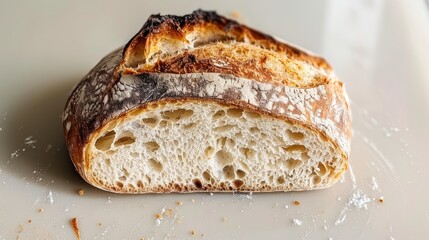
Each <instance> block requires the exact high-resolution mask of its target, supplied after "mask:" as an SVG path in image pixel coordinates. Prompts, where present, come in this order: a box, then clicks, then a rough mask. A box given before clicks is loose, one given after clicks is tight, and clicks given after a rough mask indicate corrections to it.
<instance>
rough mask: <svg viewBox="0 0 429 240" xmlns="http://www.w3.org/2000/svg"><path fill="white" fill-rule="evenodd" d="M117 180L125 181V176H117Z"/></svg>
mask: <svg viewBox="0 0 429 240" xmlns="http://www.w3.org/2000/svg"><path fill="white" fill-rule="evenodd" d="M119 180H121V182H125V181H127V177H125V176H120V177H119Z"/></svg>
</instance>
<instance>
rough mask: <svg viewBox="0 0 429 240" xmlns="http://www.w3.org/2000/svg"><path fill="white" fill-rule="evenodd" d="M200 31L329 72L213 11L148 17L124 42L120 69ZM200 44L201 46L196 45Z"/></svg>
mask: <svg viewBox="0 0 429 240" xmlns="http://www.w3.org/2000/svg"><path fill="white" fill-rule="evenodd" d="M192 32H201V33H202V35H204V34H212V35H216V36H217V41H225V40H234V41H237V42H245V41H246V42H249V43H250V44H252V45H255V46H259V47H261V48H264V49H269V50H271V51H273V52H277V53H283V54H284V55H286V56H287V57H289V58H292V59H296V60H300V61H304V62H306V63H308V64H310V65H312V66H314V67H316V68H318V69H324V70H325V71H327V72H330V71H331V70H332V68H331V67H330V65H329V64H328V63H327V62H326V61H325V60H324V59H323V58H321V57H318V56H313V55H310V54H308V53H306V52H304V51H302V50H300V49H298V48H295V47H293V46H290V45H288V44H285V43H283V42H280V41H277V40H276V39H274V38H273V37H271V36H269V35H266V34H264V33H261V32H259V31H256V30H254V29H252V28H249V27H247V26H244V25H242V24H239V23H238V22H236V21H234V20H231V19H227V18H225V17H222V16H220V15H218V14H216V12H207V11H202V10H197V11H194V12H193V13H192V14H189V15H185V16H183V17H179V16H173V15H165V16H161V15H152V16H150V17H149V19H148V20H147V22H146V23H145V24H144V25H143V27H142V29H141V30H140V31H139V32H138V33H137V34H136V35H135V36H134V37H133V38H132V39H131V40H130V41H129V42H128V43H127V45H126V46H125V49H124V61H123V62H122V64H123V67H132V68H133V67H137V65H138V63H139V62H141V59H142V58H143V59H147V58H148V56H149V55H150V54H152V53H156V52H158V51H159V50H160V49H159V48H158V47H159V45H158V44H159V43H160V42H162V41H164V40H165V39H168V41H171V42H179V43H186V42H189V40H188V39H187V38H186V37H187V35H188V34H189V33H192ZM198 44H204V43H198Z"/></svg>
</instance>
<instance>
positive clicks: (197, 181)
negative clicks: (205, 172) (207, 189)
mask: <svg viewBox="0 0 429 240" xmlns="http://www.w3.org/2000/svg"><path fill="white" fill-rule="evenodd" d="M192 183H193V184H194V186H195V187H196V188H198V189H201V188H203V184H202V183H201V180H200V179H198V178H196V179H193V180H192Z"/></svg>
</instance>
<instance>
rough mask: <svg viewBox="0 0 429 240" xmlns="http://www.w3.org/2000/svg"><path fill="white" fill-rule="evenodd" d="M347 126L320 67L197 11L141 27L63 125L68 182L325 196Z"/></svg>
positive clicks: (331, 79)
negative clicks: (71, 177)
mask: <svg viewBox="0 0 429 240" xmlns="http://www.w3.org/2000/svg"><path fill="white" fill-rule="evenodd" d="M350 121H351V113H350V108H349V104H348V99H347V95H346V93H345V89H344V86H343V83H342V82H341V81H340V80H339V79H338V78H337V77H336V75H335V73H334V72H333V70H332V68H331V67H330V66H329V64H328V63H327V62H326V61H325V60H324V59H323V58H321V57H318V56H314V55H312V54H310V53H308V52H305V51H302V50H300V49H298V48H296V47H292V46H290V45H288V44H286V43H284V42H281V41H278V40H276V39H274V38H272V37H270V36H268V35H266V34H263V33H261V32H258V31H256V30H253V29H251V28H248V27H246V26H244V25H241V24H238V23H237V22H235V21H233V20H229V19H226V18H224V17H222V16H219V15H217V14H216V13H214V12H206V11H201V10H199V11H195V12H193V13H192V14H189V15H185V16H183V17H179V16H172V15H166V16H160V15H153V16H151V17H150V18H149V19H148V21H147V22H146V23H145V24H144V26H143V28H142V29H141V30H140V31H139V32H138V33H137V34H136V35H135V36H134V37H133V38H132V39H131V40H130V41H129V42H128V43H127V44H126V45H125V47H123V48H120V49H118V50H116V51H114V52H112V53H111V54H109V55H108V56H106V57H105V58H104V59H102V60H101V61H100V63H98V64H97V65H96V66H95V67H94V69H92V70H91V71H90V72H89V73H88V74H87V75H86V76H85V77H84V79H83V80H82V81H81V82H80V83H79V84H78V85H77V86H76V88H75V89H74V90H73V92H72V94H71V96H70V98H69V100H68V102H67V104H66V108H65V111H64V114H63V125H64V133H65V137H66V143H67V147H68V149H69V153H70V157H71V159H72V161H73V163H74V164H75V166H76V169H77V171H78V172H79V173H80V174H81V176H82V177H83V178H84V179H85V180H86V181H87V182H89V183H90V184H92V185H94V186H96V187H98V188H101V189H104V190H107V191H111V192H116V193H165V192H200V191H256V192H258V191H261V192H262V191H301V190H312V189H321V188H326V187H330V186H332V185H333V184H334V183H335V182H336V181H337V180H338V179H339V178H340V176H341V175H342V174H343V173H344V172H345V171H346V170H347V166H348V165H347V162H348V156H349V153H350V139H351V124H350Z"/></svg>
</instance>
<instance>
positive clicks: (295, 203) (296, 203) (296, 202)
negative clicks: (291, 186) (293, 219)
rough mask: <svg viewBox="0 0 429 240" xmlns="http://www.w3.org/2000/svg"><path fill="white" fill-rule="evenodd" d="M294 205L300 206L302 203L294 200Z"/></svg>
mask: <svg viewBox="0 0 429 240" xmlns="http://www.w3.org/2000/svg"><path fill="white" fill-rule="evenodd" d="M293 205H295V206H299V205H301V203H300V202H299V201H296V200H295V201H293Z"/></svg>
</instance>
